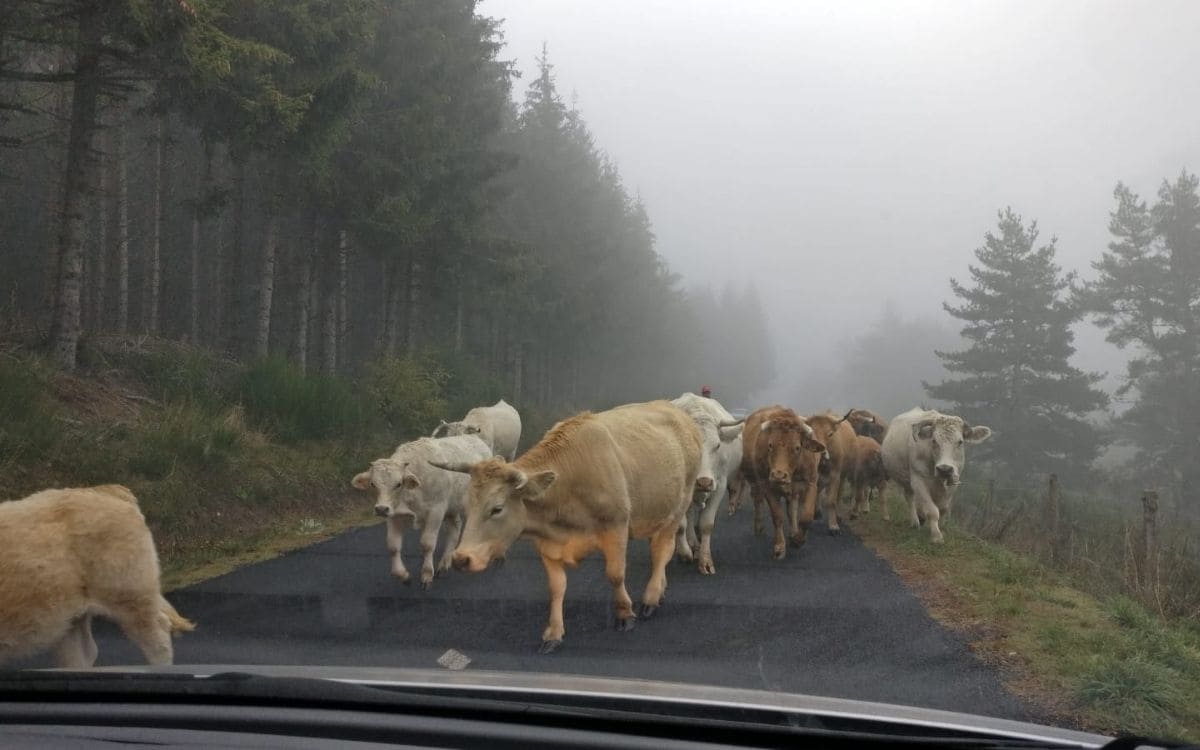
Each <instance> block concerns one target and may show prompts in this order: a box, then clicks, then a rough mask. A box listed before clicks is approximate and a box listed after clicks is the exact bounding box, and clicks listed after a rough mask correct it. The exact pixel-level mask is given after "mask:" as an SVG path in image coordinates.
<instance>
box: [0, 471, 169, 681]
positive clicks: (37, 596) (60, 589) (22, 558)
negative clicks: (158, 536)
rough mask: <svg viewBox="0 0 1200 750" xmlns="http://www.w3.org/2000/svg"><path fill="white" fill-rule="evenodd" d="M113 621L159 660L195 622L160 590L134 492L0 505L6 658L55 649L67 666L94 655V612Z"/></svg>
mask: <svg viewBox="0 0 1200 750" xmlns="http://www.w3.org/2000/svg"><path fill="white" fill-rule="evenodd" d="M94 615H101V616H104V617H108V618H110V619H112V620H115V621H116V622H117V624H118V625H120V626H121V630H123V631H124V632H125V635H127V636H129V638H130V640H132V641H133V642H134V643H136V644H137V646H138V648H140V649H141V650H142V653H143V654H144V655H145V657H146V661H148V662H149V663H150V664H154V665H162V664H170V663H171V661H172V659H173V656H174V654H173V649H172V646H171V636H172V635H173V634H175V633H180V632H183V631H188V630H191V629H192V628H193V625H192V623H191V622H189V621H188V620H187V619H185V618H184V617H183V616H181V615H180V614H179V613H178V612H176V611H175V608H174V607H172V606H171V605H170V603H169V602H167V600H166V599H164V598H163V596H162V587H161V584H160V582H159V570H158V555H157V553H156V552H155V550H154V540H153V539H152V538H151V536H150V529H148V528H146V520H145V518H143V516H142V513H141V511H140V510H138V505H137V499H136V498H134V496H133V493H132V492H130V491H129V489H128V488H126V487H122V486H121V485H117V484H108V485H102V486H99V487H87V488H76V489H61V490H45V491H42V492H38V493H37V494H34V495H30V496H29V497H27V498H25V499H24V500H13V501H9V502H5V503H0V664H3V663H4V662H6V661H10V660H12V659H20V658H24V657H27V656H32V655H34V654H37V653H41V652H43V651H46V650H48V649H54V653H55V659H56V662H57V664H58V665H59V666H60V667H69V668H75V667H90V666H92V665H93V664H94V663H95V662H96V655H97V649H96V641H95V640H93V638H92V628H91V618H92V617H93V616H94Z"/></svg>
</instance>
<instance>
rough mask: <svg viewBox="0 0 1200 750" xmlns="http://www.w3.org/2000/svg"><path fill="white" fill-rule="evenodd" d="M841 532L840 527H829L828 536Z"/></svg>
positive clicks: (837, 534)
mask: <svg viewBox="0 0 1200 750" xmlns="http://www.w3.org/2000/svg"><path fill="white" fill-rule="evenodd" d="M841 533H842V530H841V529H836V528H835V529H830V530H829V536H839V535H840V534H841Z"/></svg>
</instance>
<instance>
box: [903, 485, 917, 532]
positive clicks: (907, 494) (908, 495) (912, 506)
mask: <svg viewBox="0 0 1200 750" xmlns="http://www.w3.org/2000/svg"><path fill="white" fill-rule="evenodd" d="M904 499H905V500H906V501H907V502H908V523H909V525H911V526H912V527H913V528H914V529H919V528H921V518H920V516H918V515H917V498H916V497H915V495H914V494H913V491H912V489H911V488H909V487H905V488H904Z"/></svg>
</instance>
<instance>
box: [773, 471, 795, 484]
mask: <svg viewBox="0 0 1200 750" xmlns="http://www.w3.org/2000/svg"><path fill="white" fill-rule="evenodd" d="M791 481H792V475H791V474H789V473H788V472H786V471H772V472H771V484H790V483H791Z"/></svg>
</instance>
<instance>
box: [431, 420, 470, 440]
mask: <svg viewBox="0 0 1200 750" xmlns="http://www.w3.org/2000/svg"><path fill="white" fill-rule="evenodd" d="M481 432H482V430H481V429H480V428H479V425H474V424H467V423H466V422H447V421H445V420H442V423H441V424H440V425H438V427H437V429H436V430H434V431H433V437H435V438H438V437H456V436H458V435H478V434H480V433H481Z"/></svg>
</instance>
